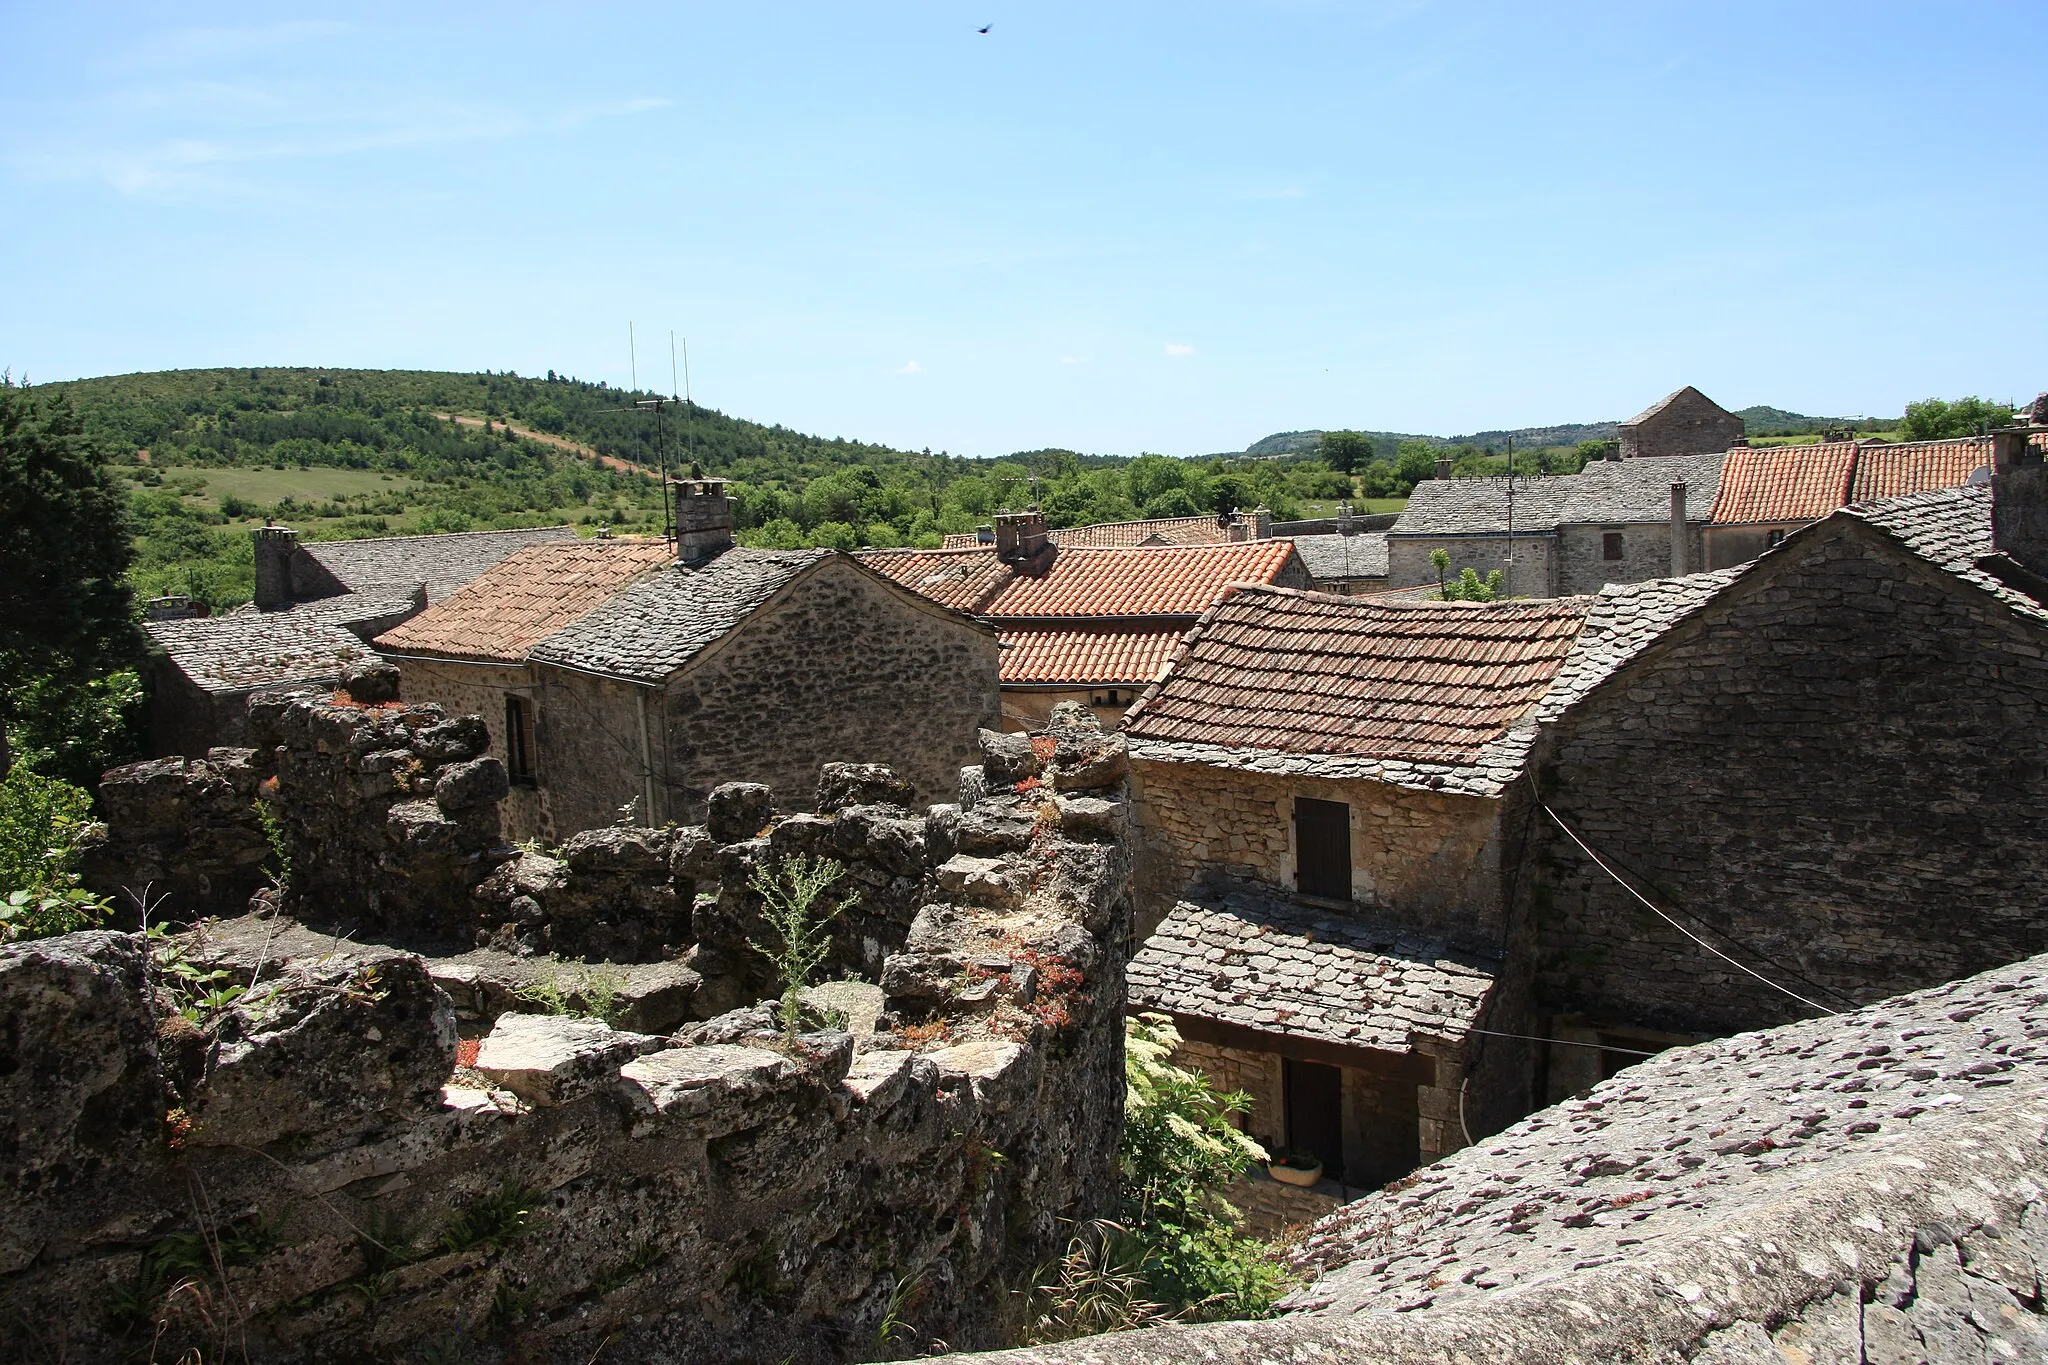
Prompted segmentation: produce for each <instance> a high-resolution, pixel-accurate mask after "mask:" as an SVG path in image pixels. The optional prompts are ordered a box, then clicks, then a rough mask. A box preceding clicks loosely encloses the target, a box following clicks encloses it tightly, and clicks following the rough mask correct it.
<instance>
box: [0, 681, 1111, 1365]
mask: <svg viewBox="0 0 2048 1365" xmlns="http://www.w3.org/2000/svg"><path fill="white" fill-rule="evenodd" d="M1063 719H1064V720H1066V721H1067V722H1068V723H1069V725H1070V726H1075V727H1078V726H1080V725H1081V724H1082V722H1081V721H1080V720H1079V718H1077V717H1072V716H1069V717H1064V718H1063ZM260 723H261V725H262V727H263V728H264V731H265V733H266V735H267V736H268V737H269V739H270V743H269V744H268V746H267V747H266V748H265V749H259V750H257V751H256V752H255V753H254V754H253V755H252V754H249V753H237V754H228V755H219V754H217V755H216V756H214V757H213V758H210V759H208V760H204V761H201V762H198V763H193V764H185V765H183V766H181V767H178V768H176V769H175V770H165V771H161V772H158V771H154V770H152V771H151V772H146V773H137V774H132V775H130V776H129V777H126V778H123V779H122V781H127V782H130V783H131V784H139V785H140V786H143V787H147V786H148V785H149V784H150V783H151V782H156V783H158V784H161V785H164V786H167V787H168V788H169V790H168V793H167V794H164V795H162V797H161V800H160V801H159V802H158V803H157V804H158V805H159V806H160V805H162V804H164V803H165V802H168V803H171V804H176V803H177V802H184V803H185V806H184V807H183V808H184V809H188V810H201V809H203V810H210V811H211V812H212V815H211V816H210V817H209V818H210V819H211V820H212V821H213V822H214V823H215V824H218V825H219V826H221V827H222V828H223V829H225V828H227V827H230V826H235V825H236V822H237V821H239V820H241V819H242V818H243V813H242V812H241V811H240V810H239V806H240V805H241V803H242V797H243V796H244V795H246V794H247V792H246V791H245V788H254V789H256V790H257V791H259V792H264V793H265V799H266V800H268V801H269V802H270V803H271V804H272V808H273V809H275V810H276V811H278V812H279V813H280V818H281V819H282V821H283V823H284V826H285V829H286V832H287V833H286V839H287V845H288V848H289V850H290V852H291V855H292V857H293V859H294V862H295V876H296V880H295V886H296V887H297V888H299V889H298V890H296V891H295V893H294V896H293V899H292V901H291V902H290V905H289V909H290V910H292V911H294V912H297V913H298V914H299V915H301V916H303V917H304V918H305V919H307V920H309V921H317V920H321V919H322V907H323V905H324V906H325V910H326V912H327V914H328V916H329V917H336V918H350V917H352V919H353V921H354V922H356V923H358V924H359V925H361V926H376V927H375V928H372V927H364V928H362V931H361V932H360V933H358V934H356V935H355V936H353V937H347V936H341V935H338V934H335V933H332V932H325V931H322V930H319V929H317V928H314V927H309V924H307V923H302V922H300V920H298V919H294V918H292V917H291V915H289V914H287V913H284V912H276V911H273V910H272V909H271V907H269V906H268V905H267V904H260V903H259V906H258V909H259V911H261V912H262V913H259V914H252V915H249V916H246V917H244V918H240V919H234V920H227V921H210V922H207V923H203V924H201V925H199V926H198V927H197V928H195V929H194V930H192V931H191V932H189V933H186V934H184V935H182V936H180V937H178V938H175V939H170V940H165V939H150V938H145V937H143V936H140V935H133V934H123V933H113V932H94V933H86V934H77V935H72V936H69V937H67V938H61V939H52V940H46V941H42V942H35V943H28V944H21V945H15V946H12V947H9V948H6V949H4V950H0V1018H4V1019H5V1028H4V1030H0V1143H4V1146H5V1149H6V1150H7V1151H8V1153H9V1156H10V1160H9V1162H8V1168H9V1180H8V1182H7V1185H6V1187H5V1192H4V1194H0V1321H5V1322H8V1323H10V1324H21V1330H22V1331H23V1332H24V1333H26V1335H25V1336H22V1337H17V1338H16V1339H15V1340H16V1343H17V1345H20V1346H21V1348H22V1350H23V1352H24V1353H25V1354H26V1355H27V1356H28V1357H29V1358H35V1357H36V1354H37V1353H38V1352H40V1353H41V1354H42V1355H45V1356H50V1357H52V1358H62V1359H65V1360H73V1361H113V1360H127V1359H130V1358H136V1357H138V1356H142V1355H147V1354H148V1352H149V1351H150V1350H151V1349H155V1350H156V1352H157V1354H158V1356H159V1358H165V1359H170V1358H176V1356H177V1354H178V1353H179V1352H181V1351H184V1350H186V1349H188V1348H197V1349H201V1350H203V1351H205V1352H206V1358H208V1359H211V1358H213V1355H214V1354H215V1353H216V1352H220V1351H223V1350H228V1351H232V1352H233V1353H234V1354H235V1355H241V1354H242V1353H244V1352H246V1356H247V1358H248V1359H250V1360H253V1361H300V1360H308V1361H312V1360H343V1359H346V1360H357V1359H379V1360H389V1359H401V1358H404V1359H415V1358H417V1359H426V1358H446V1357H450V1356H452V1355H455V1354H463V1355H464V1358H468V1359H473V1360H511V1359H518V1360H523V1361H562V1362H579V1365H580V1362H586V1361H589V1360H591V1359H593V1358H597V1356H598V1355H599V1354H600V1353H602V1354H603V1356H604V1358H607V1359H620V1360H661V1361H674V1362H693V1361H707V1362H708V1361H731V1360H793V1361H839V1360H850V1359H865V1358H876V1357H877V1356H878V1355H881V1354H888V1355H903V1354H910V1353H915V1352H918V1351H924V1350H930V1349H933V1348H935V1347H941V1348H942V1347H943V1346H946V1345H950V1346H952V1347H956V1348H958V1347H973V1346H977V1345H982V1346H988V1345H996V1344H1000V1343H1001V1342H1002V1341H1004V1340H1005V1339H1006V1333H1007V1332H1008V1331H1009V1330H1010V1329H1011V1326H1012V1324H1013V1322H1014V1320H1015V1319H1016V1317H1017V1316H1018V1314H1019V1313H1020V1312H1021V1310H1022V1300H1021V1299H1020V1298H1019V1297H1018V1295H1016V1294H1015V1293H1013V1291H1015V1290H1018V1289H1021V1288H1023V1287H1025V1286H1026V1285H1027V1284H1028V1283H1029V1281H1030V1278H1031V1276H1032V1273H1033V1272H1034V1270H1035V1269H1036V1268H1037V1267H1038V1266H1039V1265H1041V1264H1042V1263H1044V1262H1045V1261H1047V1260H1048V1259H1049V1258H1050V1257H1051V1256H1053V1255H1054V1254H1056V1253H1057V1251H1058V1250H1059V1249H1061V1248H1062V1247H1063V1246H1064V1245H1065V1241H1066V1238H1067V1237H1068V1236H1069V1235H1070V1231H1069V1229H1070V1224H1071V1223H1072V1222H1073V1221H1075V1220H1083V1219H1087V1218H1091V1217H1095V1216H1099V1215H1101V1214H1102V1213H1104V1212H1106V1211H1107V1210H1108V1208H1109V1206H1110V1204H1111V1203H1112V1202H1113V1200H1114V1195H1115V1155H1116V1146H1117V1140H1118V1133H1119V1129H1120V1125H1121V1113H1122V1094H1123V1089H1122V1087H1123V1080H1122V1018H1123V1010H1124V981H1123V956H1122V952H1121V949H1122V947H1123V945H1124V944H1125V942H1126V940H1127V938H1128V935H1129V932H1130V927H1129V926H1130V918H1131V892H1130V887H1129V881H1130V864H1129V854H1128V827H1129V804H1128V799H1127V795H1126V792H1125V788H1124V777H1125V770H1126V767H1127V764H1126V760H1125V758H1124V755H1123V748H1122V742H1121V740H1120V739H1117V738H1115V737H1111V736H1105V735H1103V734H1102V733H1101V732H1100V731H1099V729H1096V728H1094V726H1093V725H1092V722H1090V723H1087V725H1086V728H1085V729H1082V728H1073V729H1071V730H1070V731H1060V732H1055V733H1051V734H1047V735H1042V736H1034V737H1029V738H1022V739H1017V740H1013V739H1010V738H1009V737H1003V736H996V735H993V734H986V733H985V734H984V735H983V737H982V739H983V745H984V748H985V750H986V752H987V754H988V756H989V763H988V765H987V766H986V767H983V766H977V767H973V768H970V769H967V770H965V772H964V773H963V775H962V781H961V786H962V789H963V790H962V795H963V800H962V801H961V802H960V803H958V804H949V805H943V806H938V807H934V808H932V809H931V810H929V811H927V812H916V811H913V810H912V809H910V808H909V807H908V806H906V805H905V804H903V802H904V801H905V800H906V798H907V797H908V795H909V790H908V788H907V786H906V784H904V783H903V782H902V781H901V780H900V779H898V778H897V777H896V776H895V775H894V774H892V773H890V772H889V771H888V770H886V769H881V768H876V767H872V766H866V765H860V766H838V767H831V768H828V769H827V770H826V772H825V774H824V776H823V779H822V781H821V783H820V790H819V792H818V793H817V800H816V807H817V809H816V810H815V811H813V812H807V813H802V814H797V815H789V816H779V815H777V813H776V812H775V811H774V810H773V809H772V808H771V807H770V805H769V793H768V792H767V790H766V789H765V788H761V787H751V786H747V785H744V784H731V785H729V786H727V787H725V788H721V789H719V790H718V791H717V792H715V793H714V794H713V795H712V797H711V799H710V800H709V802H708V803H707V805H708V812H709V819H708V820H707V823H706V824H705V825H703V826H692V827H687V828H681V829H663V830H650V829H630V828H619V829H607V830H598V831H592V832H590V833H589V834H588V835H585V836H580V837H579V838H578V839H576V840H572V841H571V842H570V844H569V845H567V846H565V847H564V848H563V849H561V850H559V856H553V855H550V854H544V853H539V852H531V851H522V850H515V849H511V848H508V847H505V846H503V845H502V844H500V843H498V842H497V841H496V839H495V837H494V831H495V826H494V810H495V805H494V803H495V800H496V797H497V796H502V794H503V781H502V773H501V772H494V771H493V765H494V763H495V760H491V759H487V758H482V757H480V756H479V755H478V754H477V752H476V750H477V749H478V748H479V747H480V746H479V743H478V741H477V736H476V733H475V732H476V730H477V728H478V727H476V726H475V724H474V718H473V717H468V718H460V717H459V718H452V719H451V718H448V717H446V716H442V715H439V714H438V712H437V710H436V709H435V708H416V707H404V706H387V707H366V706H363V705H360V704H357V703H353V702H349V701H346V700H342V701H337V700H335V699H333V698H329V697H324V696H323V697H314V698H306V697H301V698H296V699H291V700H286V701H279V702H277V703H275V704H274V706H272V708H271V709H270V710H267V711H266V712H265V713H264V714H263V716H262V718H261V722H260ZM180 783H182V784H183V785H182V786H180V785H179V784H180ZM237 783H240V784H241V785H240V786H237V785H235V784H237ZM217 784H226V786H225V788H224V790H225V791H226V792H227V793H228V794H227V795H222V794H221V790H222V788H220V787H218V786H217ZM115 785H116V787H117V788H118V787H119V785H120V784H119V783H116V784H115ZM266 789H267V790H266ZM202 798H204V799H203V800H202ZM252 799H253V798H252ZM207 800H210V801H212V803H213V804H212V805H211V806H207V805H205V801H207ZM152 809H154V807H152ZM160 816H161V812H159V817H160ZM161 823H162V820H161V818H159V819H158V824H159V825H161ZM119 824H120V822H118V821H117V826H118V825H119ZM150 828H152V829H153V828H156V827H155V826H152V827H150ZM146 833H148V830H145V829H143V828H142V827H139V826H138V827H133V828H120V827H117V828H116V829H115V830H114V831H113V832H112V833H111V835H110V838H109V843H108V850H111V851H113V852H117V853H122V854H124V855H125V856H128V857H130V858H133V857H136V856H139V855H138V854H137V853H136V850H138V849H142V848H144V847H146V846H148V840H147V839H146V838H145V837H144V835H145V834H146ZM222 849H223V851H222V852H221V853H220V855H219V859H218V861H220V862H221V863H222V864H223V865H225V866H239V865H240V864H239V862H238V861H237V860H238V859H239V857H240V854H241V852H243V851H246V850H245V849H243V847H242V846H241V845H237V844H234V843H232V842H231V841H230V842H227V843H223V844H222ZM797 853H816V854H820V855H824V856H829V857H832V858H834V859H836V860H838V861H839V862H840V863H841V864H842V865H843V866H844V867H845V869H846V871H845V874H844V876H843V877H842V879H841V882H840V884H839V886H838V888H836V891H837V893H838V894H839V902H840V910H839V913H838V916H837V918H836V919H835V920H834V921H833V932H834V934H835V941H834V950H833V958H832V961H831V963H830V967H829V970H828V975H836V976H838V977H840V978H841V979H839V980H835V981H828V982H826V983H824V984H822V985H819V986H816V987H813V988H812V989H811V990H810V991H808V992H806V993H805V997H804V999H805V1002H806V1016H805V1018H804V1020H803V1022H802V1023H801V1025H800V1031H799V1032H798V1033H797V1034H796V1036H794V1037H792V1036H790V1034H789V1033H787V1032H785V1031H784V1030H783V1029H781V1028H780V1027H779V1021H778V1020H777V1019H776V1017H775V1014H774V1012H773V1010H772V1008H771V999H767V998H764V997H770V998H772V997H773V996H774V995H775V994H776V986H775V983H774V981H773V980H772V979H771V973H770V971H769V968H768V964H767V961H766V959H765V958H763V957H762V955H761V953H760V952H759V951H758V950H757V949H755V948H754V947H753V946H752V945H753V944H754V943H755V942H757V941H759V940H760V939H761V937H762V929H763V926H762V921H761V918H760V911H761V906H760V902H759V897H758V893H756V892H755V891H754V890H753V889H752V883H753V881H754V874H755V872H756V870H757V869H761V868H764V867H773V866H775V865H777V864H779V863H780V862H781V860H782V859H784V858H786V857H789V856H791V855H794V854H797ZM308 868H311V869H315V871H314V872H313V873H312V875H310V876H309V875H307V872H306V869H308ZM195 885H196V883H195ZM193 894H194V899H195V905H194V907H192V909H193V910H194V911H196V910H197V909H198V908H199V907H198V905H197V904H196V902H197V901H198V900H199V899H200V895H199V893H198V892H194V893H193ZM209 894H211V895H213V897H214V899H213V901H212V902H210V904H219V903H221V902H223V901H231V900H232V893H231V892H230V891H224V890H221V889H219V888H213V889H212V890H211V891H210V892H209ZM521 902H525V903H524V904H522V903H521ZM341 911H345V912H346V915H345V916H343V915H341V914H340V913H339V912H341ZM392 928H399V929H404V930H409V931H413V932H416V933H417V934H418V935H419V936H420V938H421V939H422V940H423V941H424V940H425V939H428V938H431V937H432V936H433V935H437V934H438V935H444V936H449V937H457V938H459V936H460V934H462V933H466V934H467V935H468V938H469V943H463V942H457V943H455V944H453V945H451V946H454V947H462V948H465V950H466V951H464V952H463V953H461V954H459V955H457V956H454V957H440V958H432V959H429V958H423V957H421V956H419V955H417V954H415V953H413V952H410V951H406V950H405V949H403V948H400V947H395V946H386V945H384V944H381V943H378V942H375V941H374V940H375V939H376V938H377V937H379V936H380V935H382V936H385V937H389V935H388V934H384V932H383V931H385V930H389V929H392ZM400 936H401V937H402V936H403V935H400ZM478 938H481V939H483V940H484V943H483V946H480V947H478V946H470V944H473V943H474V941H475V940H477V939H478ZM493 944H495V946H493ZM565 944H566V945H567V947H566V948H565ZM538 948H551V949H554V950H556V952H557V953H567V954H573V955H579V956H586V957H588V958H590V959H594V960H593V961H590V962H586V963H584V964H575V963H570V962H563V961H561V960H560V959H559V958H551V957H548V956H546V955H543V954H540V953H538V952H536V949H538ZM607 956H617V957H620V958H656V959H659V960H658V961H652V962H646V963H642V964H641V965H637V966H634V965H624V964H621V965H619V966H617V967H614V966H613V965H612V964H611V963H609V962H605V961H603V960H602V959H604V958H606V957H607ZM508 964H533V965H534V966H535V967H537V968H538V967H540V964H554V965H553V966H551V967H547V968H544V969H545V970H559V971H561V972H563V973H571V974H576V978H575V979H576V980H579V981H581V982H582V983H583V986H582V987H581V989H582V991H583V992H584V993H585V994H586V995H587V994H588V993H589V992H591V991H592V990H594V989H595V988H594V987H592V986H590V984H589V983H590V982H591V981H593V980H594V979H596V977H597V975H598V974H599V973H615V974H616V976H617V978H618V980H617V981H616V982H614V983H613V984H612V985H611V986H610V987H608V988H607V991H606V992H605V993H606V994H616V995H618V996H620V997H622V998H620V999H614V1000H613V1001H612V1003H613V1004H618V1005H624V1006H627V1008H626V1009H624V1010H622V1011H620V1010H615V1011H613V1012H612V1017H613V1018H615V1019H617V1020H618V1022H617V1023H616V1024H611V1023H606V1022H604V1021H603V1019H601V1018H592V1017H575V1016H572V1015H569V1014H558V1013H539V1012H534V1011H536V1009H537V1008H538V1006H537V1005H536V1003H535V998H534V997H533V995H532V994H531V992H529V993H528V994H527V995H526V996H525V997H524V998H522V996H521V994H520V992H519V988H518V986H517V985H516V983H515V984H511V985H508V983H507V979H506V977H505V971H506V969H507V966H508ZM629 978H635V979H638V980H639V981H641V982H643V983H653V984H651V985H647V987H646V988H645V989H638V990H634V991H632V992H630V999H625V998H623V997H625V996H627V995H628V994H629V992H628V991H627V990H626V981H627V980H628V979H629ZM208 992H215V993H216V994H214V995H212V996H211V998H210V999H209V997H208V995H207V993H208ZM565 993H566V994H574V993H575V992H573V991H569V992H565ZM586 1003H587V1001H586ZM520 1011H526V1012H520ZM586 1012H587V1013H598V1012H599V1011H597V1010H594V1009H592V1010H588V1011H586Z"/></svg>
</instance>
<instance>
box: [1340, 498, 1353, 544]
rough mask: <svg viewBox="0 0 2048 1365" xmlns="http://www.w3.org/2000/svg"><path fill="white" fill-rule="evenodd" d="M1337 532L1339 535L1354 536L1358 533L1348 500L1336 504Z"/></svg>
mask: <svg viewBox="0 0 2048 1365" xmlns="http://www.w3.org/2000/svg"><path fill="white" fill-rule="evenodd" d="M1337 534H1338V535H1340V536H1355V535H1357V534H1358V522H1357V521H1356V520H1355V519H1354V518H1353V517H1352V515H1351V504H1350V503H1348V502H1340V503H1338V504H1337Z"/></svg>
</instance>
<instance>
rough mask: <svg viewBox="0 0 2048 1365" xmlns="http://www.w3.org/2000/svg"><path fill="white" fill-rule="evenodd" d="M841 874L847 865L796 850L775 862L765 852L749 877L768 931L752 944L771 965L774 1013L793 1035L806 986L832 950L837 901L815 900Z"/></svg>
mask: <svg viewBox="0 0 2048 1365" xmlns="http://www.w3.org/2000/svg"><path fill="white" fill-rule="evenodd" d="M845 875H846V868H845V866H844V865H843V864H841V863H839V862H837V861H835V860H833V859H831V858H822V857H820V858H813V857H810V856H808V855H806V854H802V853H798V854H795V855H793V856H791V857H787V858H783V859H781V860H780V861H777V862H774V863H770V862H769V861H768V860H767V859H766V858H763V859H762V861H761V862H760V863H757V864H756V865H755V867H754V871H753V875H752V876H751V877H750V878H749V879H748V884H749V885H751V886H752V887H753V888H754V890H755V891H756V892H757V893H758V894H759V895H760V897H761V919H762V921H763V922H764V923H765V924H766V925H767V926H768V933H769V935H770V938H769V939H768V940H767V941H765V942H764V941H762V940H759V939H755V940H750V944H751V946H752V947H753V949H754V951H756V952H758V953H760V954H761V955H762V956H763V957H765V958H767V959H768V961H769V962H770V963H771V964H772V965H773V966H774V968H775V979H776V982H777V983H778V984H779V985H780V987H781V998H780V1000H779V1001H778V1002H777V1004H776V1009H775V1015H776V1019H777V1020H778V1021H779V1022H780V1023H781V1025H782V1031H783V1033H784V1034H786V1035H787V1036H788V1037H789V1038H790V1039H791V1040H792V1041H794V1040H795V1038H796V1035H797V1032H798V1030H799V1028H800V1027H801V1025H802V1023H803V993H804V987H806V986H808V985H810V984H811V975H812V973H814V972H816V971H817V970H818V967H819V966H820V965H821V964H822V963H823V962H824V961H825V956H826V954H827V953H829V952H831V951H832V934H831V924H832V921H833V920H834V919H835V918H837V917H838V914H839V907H838V906H836V905H828V906H827V907H826V908H824V909H823V910H820V909H819V908H818V901H819V899H820V898H821V897H823V896H824V895H825V893H826V892H827V891H828V890H830V889H831V886H832V884H833V883H834V882H836V881H838V880H839V879H840V878H841V877H843V876H845Z"/></svg>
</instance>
